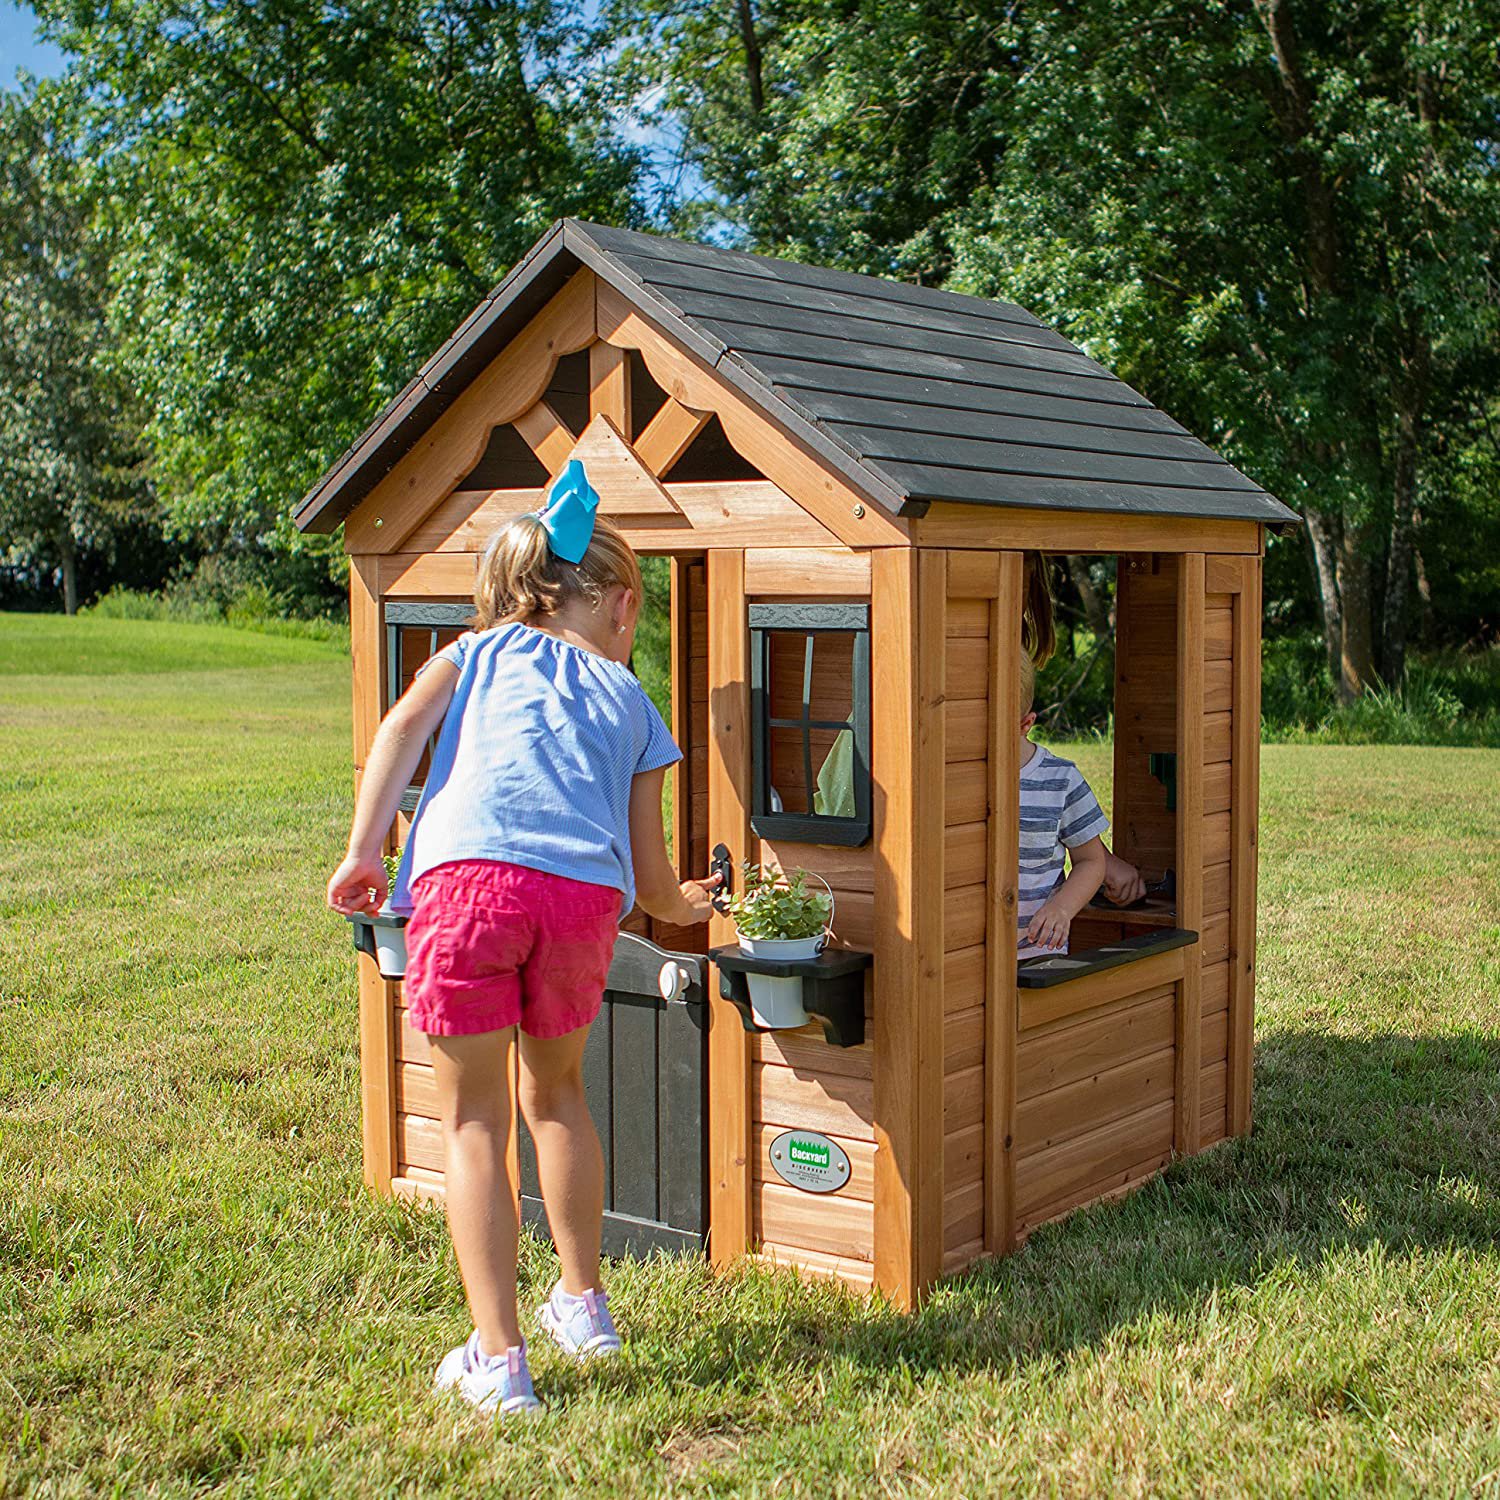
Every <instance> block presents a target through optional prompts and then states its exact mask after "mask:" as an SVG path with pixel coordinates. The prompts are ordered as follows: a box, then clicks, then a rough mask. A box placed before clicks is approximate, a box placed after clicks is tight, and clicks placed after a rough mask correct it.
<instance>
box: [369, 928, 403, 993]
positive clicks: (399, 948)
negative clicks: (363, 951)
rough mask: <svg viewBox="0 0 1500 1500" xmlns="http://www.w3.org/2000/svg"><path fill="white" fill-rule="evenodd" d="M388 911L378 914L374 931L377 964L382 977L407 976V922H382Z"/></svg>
mask: <svg viewBox="0 0 1500 1500" xmlns="http://www.w3.org/2000/svg"><path fill="white" fill-rule="evenodd" d="M388 915H389V913H388V912H380V913H378V914H377V916H376V919H375V921H374V923H373V924H372V931H373V932H374V934H375V966H376V968H378V969H379V970H380V975H381V978H382V979H404V978H405V977H406V923H405V922H404V921H403V922H401V923H400V924H399V925H398V924H397V923H395V922H382V921H381V920H380V918H381V917H384V916H388Z"/></svg>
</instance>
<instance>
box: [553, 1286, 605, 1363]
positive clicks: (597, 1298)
mask: <svg viewBox="0 0 1500 1500" xmlns="http://www.w3.org/2000/svg"><path fill="white" fill-rule="evenodd" d="M536 1315H537V1321H538V1322H540V1323H541V1325H542V1327H543V1328H545V1329H546V1330H547V1332H548V1333H550V1334H551V1335H552V1337H553V1338H554V1339H556V1340H557V1343H558V1346H559V1347H560V1348H561V1349H562V1351H563V1353H564V1354H571V1355H572V1356H573V1358H574V1359H598V1358H600V1357H602V1356H605V1355H610V1354H618V1353H619V1352H620V1347H621V1345H620V1335H619V1334H618V1333H616V1332H615V1325H614V1322H613V1320H612V1319H611V1318H610V1316H609V1302H608V1298H607V1297H606V1296H605V1294H604V1293H603V1292H601V1291H592V1292H585V1293H584V1294H583V1296H581V1297H573V1296H570V1295H569V1294H568V1293H567V1292H565V1291H563V1289H562V1282H560V1281H559V1282H558V1284H557V1285H556V1286H555V1287H553V1288H552V1295H551V1296H550V1297H549V1298H548V1299H547V1300H546V1301H545V1302H544V1303H542V1305H541V1306H540V1307H539V1308H537V1310H536Z"/></svg>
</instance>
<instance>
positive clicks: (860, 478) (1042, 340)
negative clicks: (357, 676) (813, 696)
mask: <svg viewBox="0 0 1500 1500" xmlns="http://www.w3.org/2000/svg"><path fill="white" fill-rule="evenodd" d="M580 263H581V264H584V265H588V266H590V267H592V268H593V270H594V271H595V272H596V273H598V274H599V275H600V276H602V277H603V278H604V279H605V280H606V281H608V282H609V283H610V284H612V285H613V286H615V287H617V288H618V289H619V290H620V291H621V292H623V293H624V294H625V295H626V296H627V297H629V298H630V299H631V300H632V301H633V302H634V303H635V304H636V305H638V306H639V307H640V308H641V310H642V312H644V313H645V314H646V315H647V316H649V317H650V318H651V319H652V320H653V321H655V322H657V323H659V324H660V325H661V326H662V327H663V328H664V329H665V331H666V332H667V333H668V334H669V335H671V336H672V337H674V338H676V339H678V340H679V341H680V342H681V343H683V344H685V345H686V346H687V347H689V348H691V349H692V350H693V351H694V352H695V353H697V354H698V355H699V356H700V357H701V358H703V359H705V360H706V361H707V362H708V363H710V364H712V365H713V366H714V368H715V370H716V372H717V373H718V374H719V375H720V376H721V378H723V379H725V380H727V381H729V382H730V383H732V384H733V385H734V386H736V387H737V388H738V389H739V390H740V391H742V392H743V393H744V394H746V395H747V396H749V397H750V398H751V399H752V400H754V401H756V402H758V403H759V404H760V405H761V406H762V407H763V408H764V409H765V410H766V411H767V413H768V414H769V415H770V416H771V417H772V418H773V419H775V420H776V421H778V422H780V423H781V424H782V425H783V426H785V427H787V428H788V429H790V430H791V431H793V432H794V433H795V434H796V435H797V436H798V437H800V438H801V439H802V440H803V441H804V442H806V443H808V444H809V445H810V446H812V447H813V448H814V450H815V451H817V452H819V453H820V454H821V455H822V456H823V457H824V458H825V460H827V461H828V462H830V463H831V464H833V466H834V467H835V468H837V469H838V470H839V471H840V472H841V473H842V475H843V476H844V477H845V478H846V479H847V480H849V482H850V483H851V484H853V485H854V486H855V487H856V488H857V489H859V490H861V491H862V492H864V493H865V494H866V495H867V496H868V497H869V498H870V499H872V500H874V501H875V502H876V503H878V504H880V505H882V506H884V507H885V508H887V509H889V510H891V511H893V512H896V513H898V514H920V513H921V512H922V511H923V510H925V509H926V507H927V506H928V505H929V504H930V503H931V502H933V501H956V502H960V503H964V504H971V505H999V506H1020V507H1026V508H1042V509H1066V510H1106V511H1123V512H1130V513H1134V514H1141V515H1179V516H1205V517H1212V518H1216V519H1227V520H1236V519H1244V520H1254V521H1262V522H1270V523H1278V522H1286V521H1292V520H1295V519H1296V517H1295V514H1294V513H1293V512H1292V511H1290V510H1289V509H1288V508H1287V507H1286V506H1284V505H1282V504H1281V502H1280V501H1278V500H1276V499H1274V498H1273V497H1272V496H1271V495H1269V494H1267V493H1266V491H1265V490H1263V489H1261V487H1260V486H1259V485H1257V484H1255V483H1254V482H1253V481H1252V480H1250V479H1248V478H1247V477H1246V476H1245V475H1243V474H1241V473H1240V472H1239V470H1238V469H1236V468H1234V467H1233V466H1232V465H1231V464H1229V463H1227V462H1226V461H1225V460H1224V459H1222V458H1220V457H1219V456H1218V455H1217V454H1216V453H1214V451H1213V450H1212V449H1211V448H1209V447H1208V446H1207V445H1206V444H1204V443H1201V442H1199V441H1198V439H1197V438H1195V437H1193V436H1192V434H1191V433H1189V432H1188V431H1187V430H1186V429H1185V428H1184V427H1182V426H1181V425H1180V424H1179V423H1177V422H1175V421H1174V420H1173V419H1172V418H1171V417H1169V416H1168V415H1167V414H1166V413H1165V412H1163V411H1160V410H1158V409H1157V408H1156V407H1154V406H1152V405H1151V403H1150V402H1149V401H1148V400H1147V399H1146V398H1145V397H1144V396H1142V395H1140V394H1139V393H1138V392H1137V391H1134V390H1132V389H1131V388H1130V387H1129V386H1128V385H1126V384H1125V383H1124V381H1122V380H1120V379H1119V378H1118V377H1117V376H1115V375H1113V374H1111V373H1110V371H1108V370H1107V369H1105V368H1104V366H1103V365H1100V364H1098V363H1097V362H1096V361H1094V360H1092V359H1090V358H1089V357H1088V356H1087V355H1086V354H1084V353H1083V351H1082V350H1080V349H1078V348H1077V347H1076V346H1074V345H1073V344H1071V343H1069V342H1068V340H1067V339H1065V338H1064V337H1063V336H1062V335H1061V334H1060V333H1057V332H1055V331H1054V330H1052V329H1050V328H1048V327H1047V326H1046V325H1045V324H1043V323H1042V322H1040V321H1039V320H1038V319H1037V318H1035V317H1033V316H1032V315H1031V314H1030V313H1028V312H1027V311H1025V309H1024V308H1020V307H1016V306H1014V305H1012V304H1010V303H1004V302H990V301H986V300H984V299H983V298H979V297H965V296H961V295H959V294H957V293H954V292H943V291H937V290H934V289H932V288H930V287H918V286H911V285H908V284H906V283H903V282H894V281H884V280H881V279H880V278H878V277H873V276H858V275H854V274H852V273H850V272H845V271H830V270H827V269H825V268H823V267H818V266H806V265H801V264H799V263H797V262H794V261H785V260H777V259H774V258H772V257H769V256H760V255H747V254H744V253H742V252H740V251H734V250H724V249H720V248H717V247H714V246H709V245H698V244H692V243H688V242H686V241H682V240H669V239H663V238H661V237H659V236H656V235H648V234H639V233H636V232H634V231H632V230H625V229H610V228H606V227H604V226H601V225H596V224H585V223H581V222H579V221H577V220H564V221H562V222H561V223H560V224H558V225H556V226H554V227H553V229H551V230H550V231H549V232H548V233H547V234H546V235H545V236H544V237H543V238H542V239H541V240H540V241H539V242H538V243H537V245H536V246H535V247H534V248H533V249H532V251H531V252H530V254H528V255H527V257H526V258H525V259H524V260H523V261H522V262H521V263H520V265H518V266H517V267H516V269H515V270H514V271H512V273H511V274H510V276H508V277H507V278H506V279H505V281H504V282H502V283H501V285H500V286H499V287H497V288H496V289H495V291H494V292H493V293H492V294H491V295H490V297H488V298H487V299H486V300H485V302H484V303H482V304H481V305H480V307H479V308H477V309H476V310H475V311H474V313H472V314H471V315H470V317H469V318H468V319H467V320H466V321H465V323H464V324H463V326H462V327H461V328H460V329H459V330H458V332H457V333H455V334H454V336H453V337H452V338H451V339H450V340H449V341H448V342H447V343H446V344H445V345H444V346H443V348H442V349H440V350H439V351H438V353H437V354H436V355H434V356H433V358H432V359H431V360H429V361H428V363H427V364H426V365H425V366H424V367H423V369H422V371H421V373H420V374H419V375H418V376H417V378H416V379H415V380H413V382H412V383H411V385H409V386H408V387H407V389H406V390H405V391H404V392H402V394H401V396H399V397H398V398H397V399H396V400H395V401H394V402H392V403H391V405H390V407H388V408H387V410H386V412H385V413H384V414H383V415H382V416H381V418H380V419H378V420H377V421H376V422H375V423H374V424H373V425H372V426H371V428H370V429H369V430H368V431H367V432H366V433H365V434H364V435H363V436H362V437H361V438H360V439H359V441H358V442H356V443H355V444H354V446H353V447H352V448H351V449H350V450H349V451H348V453H346V454H345V455H344V456H343V458H341V459H340V460H339V462H338V463H337V464H335V465H334V466H333V467H332V468H331V469H330V470H329V471H328V473H327V474H325V475H324V477H323V479H322V480H320V481H319V483H318V485H317V486H315V487H314V489H313V490H312V491H311V492H310V493H309V494H308V496H307V497H306V499H304V501H303V502H302V505H301V506H300V507H299V509H298V514H297V522H298V524H299V525H300V526H302V527H303V528H304V529H312V530H319V531H326V530H332V528H333V527H334V526H335V525H337V523H338V521H339V520H341V519H342V518H343V517H344V516H345V515H347V514H348V513H349V512H350V511H351V510H352V509H353V508H354V506H355V505H356V504H358V502H359V501H360V500H361V499H363V497H364V496H365V495H366V494H367V493H369V491H370V489H371V488H373V486H374V485H375V483H376V482H377V481H378V480H379V479H380V478H381V476H382V475H383V474H385V473H386V472H388V471H389V469H390V468H391V467H392V466H393V465H394V464H395V463H396V461H397V460H398V459H399V458H400V457H401V455H402V454H403V453H405V452H406V451H407V450H408V449H409V448H410V447H411V446H412V444H413V443H415V441H416V440H417V438H418V437H419V436H420V435H421V433H422V432H423V431H425V430H426V429H427V428H428V427H430V426H431V424H432V423H433V422H434V421H435V420H436V419H437V417H438V415H439V414H440V412H441V411H442V410H443V409H444V408H446V406H447V405H448V404H449V403H451V401H452V400H453V399H454V398H455V397H456V396H457V395H458V393H459V392H460V391H461V390H462V389H463V387H464V386H465V385H467V383H468V381H469V380H470V379H472V378H473V375H474V374H476V373H477V371H478V370H479V369H480V368H482V367H483V365H484V364H486V363H487V362H488V361H489V360H490V359H492V358H493V357H494V355H495V354H496V353H497V352H498V351H499V349H500V348H502V347H503V346H504V344H505V343H506V342H507V341H508V340H509V339H510V338H511V337H512V336H513V335H514V333H515V332H516V330H517V329H518V328H519V327H520V326H521V325H522V324H523V323H524V322H525V321H526V320H527V319H529V318H530V317H531V316H532V315H533V314H534V313H535V311H536V310H537V308H538V307H540V306H541V304H542V302H543V301H545V300H546V298H547V297H549V296H551V295H552V293H553V292H554V291H555V290H556V289H557V287H558V286H560V285H561V284H562V281H563V280H564V279H565V277H566V276H567V275H569V274H571V272H572V271H573V270H574V269H576V267H577V266H578V265H579V264H580Z"/></svg>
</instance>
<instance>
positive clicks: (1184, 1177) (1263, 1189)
mask: <svg viewBox="0 0 1500 1500" xmlns="http://www.w3.org/2000/svg"><path fill="white" fill-rule="evenodd" d="M1256 1088H1257V1093H1256V1101H1255V1103H1256V1124H1255V1127H1254V1130H1253V1131H1252V1133H1251V1135H1250V1136H1249V1137H1247V1138H1243V1139H1240V1140H1235V1141H1228V1142H1224V1143H1222V1144H1220V1145H1218V1146H1216V1147H1214V1148H1212V1149H1211V1150H1209V1151H1207V1152H1205V1153H1204V1154H1202V1155H1200V1156H1197V1157H1193V1158H1190V1159H1186V1160H1182V1161H1178V1162H1176V1163H1174V1164H1173V1165H1172V1166H1171V1167H1170V1168H1169V1169H1168V1170H1167V1171H1166V1172H1165V1173H1163V1174H1162V1175H1161V1176H1159V1177H1157V1178H1155V1179H1153V1180H1151V1181H1150V1182H1148V1183H1147V1184H1146V1185H1145V1186H1143V1187H1142V1188H1140V1189H1139V1190H1138V1191H1137V1192H1135V1193H1134V1194H1132V1195H1131V1196H1129V1197H1127V1198H1125V1199H1122V1200H1116V1201H1113V1202H1110V1203H1104V1204H1100V1205H1098V1206H1097V1207H1095V1208H1092V1209H1087V1210H1082V1211H1080V1212H1078V1213H1075V1214H1073V1215H1071V1216H1070V1217H1068V1218H1067V1219H1065V1220H1062V1221H1060V1222H1058V1223H1056V1224H1053V1225H1049V1226H1047V1227H1045V1228H1043V1229H1041V1230H1039V1231H1037V1232H1036V1233H1035V1234H1034V1235H1033V1236H1032V1237H1031V1239H1030V1241H1029V1242H1028V1243H1027V1244H1026V1245H1025V1247H1024V1248H1023V1249H1022V1250H1021V1251H1020V1252H1018V1253H1017V1254H1015V1255H1012V1256H1009V1257H1006V1258H1004V1259H999V1260H993V1261H987V1262H984V1263H981V1264H980V1265H978V1266H976V1267H975V1268H973V1269H972V1270H970V1271H969V1272H967V1273H965V1274H963V1275H961V1276H958V1277H955V1278H953V1279H952V1280H949V1281H947V1282H945V1283H943V1284H942V1285H941V1286H940V1287H939V1289H938V1290H937V1292H936V1293H935V1294H934V1296H933V1298H932V1300H931V1301H930V1302H929V1304H928V1306H927V1307H926V1308H925V1309H924V1310H923V1311H922V1312H921V1313H920V1314H919V1315H917V1316H916V1317H907V1316H905V1315H902V1314H900V1313H896V1312H894V1311H891V1310H889V1309H888V1308H885V1307H883V1306H881V1305H879V1304H871V1305H869V1306H868V1307H865V1308H860V1309H857V1310H856V1311H855V1312H854V1313H853V1315H852V1316H849V1317H847V1318H834V1317H830V1316H829V1311H828V1305H827V1303H826V1301H822V1300H820V1299H818V1298H815V1297H811V1296H798V1295H791V1296H779V1295H777V1296H772V1297H769V1298H767V1299H765V1300H766V1302H767V1303H768V1304H769V1305H768V1307H767V1313H766V1315H765V1316H764V1317H760V1316H756V1315H755V1314H754V1313H752V1315H751V1316H750V1318H748V1319H747V1318H746V1317H745V1312H746V1308H745V1306H744V1301H749V1302H751V1303H752V1304H753V1303H754V1300H755V1299H753V1298H751V1299H743V1300H741V1299H734V1300H735V1303H736V1306H735V1307H734V1309H733V1311H729V1310H727V1309H726V1315H725V1316H724V1317H723V1318H722V1319H720V1318H718V1317H717V1316H716V1315H710V1318H708V1319H705V1322H704V1324H703V1325H702V1326H701V1331H700V1332H699V1333H698V1334H697V1336H696V1337H692V1338H689V1339H686V1340H683V1341H682V1342H681V1343H680V1344H678V1345H677V1346H675V1347H673V1348H671V1349H670V1350H668V1351H667V1352H666V1353H665V1355H664V1357H663V1358H662V1359H660V1360H658V1361H654V1362H653V1364H652V1367H651V1369H650V1370H649V1371H644V1370H642V1371H633V1370H631V1369H630V1368H629V1367H626V1368H622V1369H621V1370H620V1371H619V1375H618V1378H619V1379H620V1380H621V1382H622V1383H623V1384H625V1385H627V1386H636V1385H641V1386H642V1388H643V1389H644V1388H645V1386H647V1385H649V1386H650V1387H653V1388H657V1389H659V1388H660V1387H661V1386H662V1385H664V1384H665V1385H667V1386H669V1387H670V1386H672V1385H674V1384H679V1383H688V1384H696V1385H704V1384H708V1383H713V1382H719V1381H723V1382H729V1383H735V1382H737V1381H738V1382H745V1381H747V1380H748V1381H750V1382H752V1383H754V1384H756V1385H758V1386H763V1385H766V1384H769V1383H770V1382H772V1381H774V1380H775V1379H776V1378H777V1374H778V1372H790V1371H793V1370H797V1369H801V1368H804V1367H808V1366H812V1365H816V1364H819V1363H821V1362H824V1361H827V1360H830V1359H838V1360H843V1361H846V1362H848V1363H849V1364H851V1365H853V1366H854V1367H855V1375H856V1379H860V1378H868V1380H869V1382H870V1383H871V1384H879V1383H881V1382H883V1381H885V1380H887V1379H889V1378H890V1377H891V1375H892V1374H894V1373H895V1372H897V1371H899V1370H902V1369H904V1370H905V1371H906V1372H908V1373H910V1374H911V1375H917V1376H920V1375H923V1374H927V1373H931V1372H934V1371H940V1370H942V1371H950V1372H954V1373H957V1374H963V1373H966V1372H975V1371H991V1372H998V1373H1004V1372H1006V1371H1007V1370H1008V1369H1014V1368H1017V1367H1021V1366H1025V1365H1028V1364H1031V1363H1033V1362H1037V1361H1041V1362H1046V1361H1056V1360H1061V1359H1062V1358H1063V1357H1065V1356H1066V1355H1068V1354H1069V1353H1070V1352H1072V1351H1075V1350H1077V1349H1079V1348H1083V1347H1089V1346H1094V1345H1097V1344H1099V1343H1101V1342H1102V1341H1104V1340H1105V1339H1106V1338H1108V1337H1109V1335H1110V1334H1111V1333H1112V1332H1113V1331H1115V1330H1116V1329H1118V1328H1121V1327H1124V1326H1128V1325H1131V1324H1135V1323H1137V1322H1139V1321H1141V1320H1142V1319H1145V1318H1148V1317H1153V1316H1168V1317H1173V1316H1184V1315H1187V1316H1191V1315H1192V1313H1193V1312H1194V1311H1195V1310H1196V1309H1198V1308H1201V1307H1202V1306H1203V1305H1205V1303H1206V1302H1207V1300H1208V1299H1209V1298H1210V1297H1211V1296H1213V1294H1214V1293H1215V1292H1216V1291H1218V1290H1221V1289H1226V1288H1229V1287H1232V1286H1240V1287H1253V1286H1255V1285H1256V1284H1257V1283H1259V1282H1260V1281H1262V1280H1263V1279H1264V1278H1265V1277H1267V1276H1268V1275H1270V1274H1272V1273H1273V1272H1275V1271H1276V1270H1277V1268H1282V1267H1285V1266H1287V1265H1288V1264H1289V1263H1291V1264H1294V1265H1297V1266H1299V1267H1301V1268H1302V1271H1303V1272H1304V1273H1307V1272H1310V1273H1312V1274H1314V1275H1315V1274H1316V1268H1317V1265H1318V1263H1319V1262H1321V1261H1323V1260H1324V1259H1325V1258H1326V1257H1328V1256H1330V1255H1334V1254H1338V1253H1339V1252H1342V1251H1347V1250H1353V1251H1364V1250H1368V1249H1369V1248H1370V1247H1373V1246H1377V1245H1378V1246H1380V1247H1383V1249H1384V1250H1385V1251H1387V1252H1389V1253H1390V1254H1392V1255H1395V1256H1400V1255H1403V1254H1407V1253H1409V1252H1411V1251H1413V1250H1416V1249H1418V1248H1422V1247H1428V1248H1430V1247H1434V1246H1446V1245H1456V1246H1467V1247H1472V1248H1473V1249H1475V1250H1483V1249H1488V1248H1489V1247H1491V1246H1492V1245H1494V1244H1495V1243H1496V1241H1497V1239H1500V1197H1497V1191H1496V1189H1497V1172H1500V1039H1496V1038H1492V1037H1487V1036H1481V1035H1478V1034H1475V1035H1471V1036H1450V1037H1436V1038H1435V1037H1406V1036H1396V1035H1387V1036H1377V1037H1372V1038H1368V1039H1345V1038H1340V1037H1332V1036H1328V1035H1323V1034H1317V1033H1309V1032H1282V1033H1279V1034H1276V1035H1273V1036H1271V1037H1268V1038H1266V1039H1265V1040H1264V1041H1263V1042H1262V1043H1261V1045H1260V1047H1259V1049H1258V1052H1257V1059H1256Z"/></svg>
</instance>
